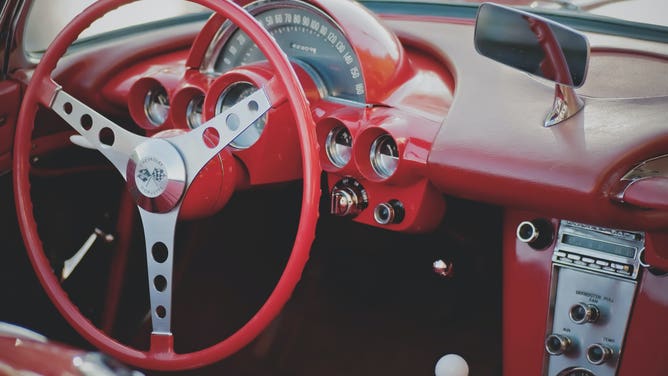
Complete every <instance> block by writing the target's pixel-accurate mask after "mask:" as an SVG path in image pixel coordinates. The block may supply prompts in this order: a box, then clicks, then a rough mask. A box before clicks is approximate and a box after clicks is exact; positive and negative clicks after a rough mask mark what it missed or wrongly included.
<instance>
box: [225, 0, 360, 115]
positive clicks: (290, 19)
mask: <svg viewBox="0 0 668 376" xmlns="http://www.w3.org/2000/svg"><path fill="white" fill-rule="evenodd" d="M250 11H251V13H253V14H255V17H256V18H257V19H258V21H259V22H260V23H261V24H262V26H264V27H265V28H266V29H267V31H268V32H269V33H270V34H271V35H272V36H273V37H274V38H275V39H276V42H277V43H278V45H279V46H280V47H281V49H282V50H283V51H284V52H285V53H286V54H287V55H288V57H289V58H290V59H291V60H293V61H297V62H299V63H300V64H301V65H302V66H305V67H306V69H307V71H310V73H314V74H315V75H317V77H316V82H317V81H320V83H322V85H323V86H324V89H325V91H326V93H327V95H329V96H330V97H335V98H340V99H346V100H351V101H355V102H359V103H364V102H365V86H364V78H363V77H362V71H361V68H360V64H359V59H358V58H357V55H356V53H355V51H354V50H353V48H352V46H351V45H350V43H349V42H348V40H347V38H346V37H345V36H344V35H343V33H342V32H341V30H340V29H339V27H338V26H337V25H336V24H335V23H334V21H332V19H331V18H329V17H328V16H327V15H326V14H324V13H322V12H321V11H319V10H318V9H316V8H314V7H312V6H310V5H308V4H304V3H299V2H294V1H278V2H270V3H262V4H260V5H257V6H256V7H252V6H251V8H250ZM222 35H223V36H222V38H221V40H222V41H223V42H222V43H223V44H222V48H221V49H220V52H219V53H218V54H217V55H216V56H217V58H216V60H215V63H214V65H213V70H214V72H216V73H224V72H227V71H228V70H230V69H233V68H235V67H238V66H241V65H245V64H250V63H254V62H258V61H263V60H266V59H265V57H264V55H263V54H262V52H261V51H260V50H259V49H258V47H257V46H256V45H255V43H254V42H253V41H252V40H251V39H250V38H249V37H248V35H247V34H246V33H244V32H243V31H241V30H239V29H237V28H234V29H229V30H227V31H225V32H223V34H222Z"/></svg>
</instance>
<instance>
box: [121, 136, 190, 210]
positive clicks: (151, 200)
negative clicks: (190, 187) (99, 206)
mask: <svg viewBox="0 0 668 376" xmlns="http://www.w3.org/2000/svg"><path fill="white" fill-rule="evenodd" d="M126 180H127V184H128V190H129V191H130V193H131V194H132V197H134V199H135V201H136V202H137V205H139V206H140V207H141V208H143V209H145V210H147V211H150V212H153V213H166V212H169V211H171V210H172V209H174V208H175V207H176V206H177V205H178V204H179V203H180V201H181V198H182V197H183V194H184V192H185V188H186V169H185V164H184V162H183V158H181V154H180V153H179V152H178V150H176V148H175V147H174V146H173V145H172V144H171V143H169V142H168V141H166V140H163V139H150V140H147V141H146V142H144V143H141V144H139V146H137V147H136V148H135V150H134V151H133V153H132V155H131V156H130V159H129V160H128V167H127V172H126Z"/></svg>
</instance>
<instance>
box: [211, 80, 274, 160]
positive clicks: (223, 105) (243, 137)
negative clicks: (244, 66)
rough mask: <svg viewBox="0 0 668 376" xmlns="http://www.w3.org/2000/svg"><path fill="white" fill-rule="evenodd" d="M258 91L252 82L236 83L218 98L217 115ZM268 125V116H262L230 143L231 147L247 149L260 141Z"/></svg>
mask: <svg viewBox="0 0 668 376" xmlns="http://www.w3.org/2000/svg"><path fill="white" fill-rule="evenodd" d="M256 90H257V87H255V85H253V84H251V83H250V82H243V81H242V82H236V83H234V84H233V85H230V86H229V87H228V88H227V89H225V91H223V93H222V94H221V95H220V97H219V98H218V103H217V105H216V115H218V114H219V113H221V112H223V111H225V110H227V109H228V108H230V107H232V106H234V105H235V104H237V103H238V102H239V101H240V100H242V99H244V98H246V97H247V96H249V95H251V94H253V93H254V92H255V91H256ZM266 124H267V114H266V113H265V114H264V115H262V117H261V118H259V119H257V120H256V121H255V122H254V123H253V124H251V125H250V126H249V127H248V128H247V129H246V130H245V131H243V132H242V133H241V134H240V135H239V136H237V138H235V139H234V140H232V142H230V146H232V147H233V148H235V149H247V148H249V147H251V146H253V144H254V143H255V142H256V141H257V140H258V139H260V135H262V131H263V130H264V126H265V125H266Z"/></svg>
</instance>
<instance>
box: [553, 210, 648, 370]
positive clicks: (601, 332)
mask: <svg viewBox="0 0 668 376" xmlns="http://www.w3.org/2000/svg"><path fill="white" fill-rule="evenodd" d="M644 249H645V236H644V234H643V233H639V232H632V231H623V230H615V229H609V228H603V227H598V226H591V225H586V224H581V223H576V222H571V221H561V223H560V226H559V231H558V235H557V241H556V246H555V248H554V252H553V254H552V277H551V285H550V310H549V313H548V322H547V333H546V337H545V361H544V363H543V365H544V367H543V374H544V375H549V376H575V375H577V376H580V375H596V376H607V375H610V376H612V375H615V374H616V372H617V368H618V366H619V359H620V356H621V352H622V348H623V341H624V335H625V332H626V327H627V324H628V318H629V316H630V313H631V308H632V306H633V300H634V296H635V291H636V287H637V280H638V278H639V276H640V266H641V265H642V262H641V256H642V253H643V252H644Z"/></svg>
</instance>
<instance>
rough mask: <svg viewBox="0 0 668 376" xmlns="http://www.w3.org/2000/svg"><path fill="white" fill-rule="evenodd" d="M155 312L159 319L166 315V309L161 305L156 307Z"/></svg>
mask: <svg viewBox="0 0 668 376" xmlns="http://www.w3.org/2000/svg"><path fill="white" fill-rule="evenodd" d="M155 314H156V315H157V316H158V317H160V318H161V319H164V318H165V317H166V316H167V309H166V308H165V307H163V306H161V305H159V306H158V307H156V309H155Z"/></svg>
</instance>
